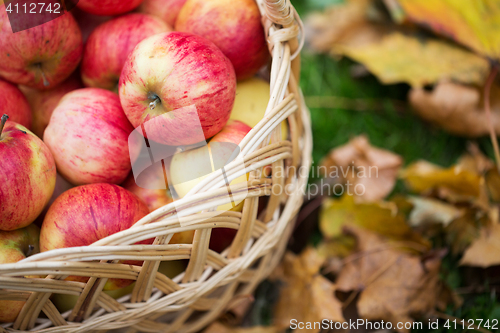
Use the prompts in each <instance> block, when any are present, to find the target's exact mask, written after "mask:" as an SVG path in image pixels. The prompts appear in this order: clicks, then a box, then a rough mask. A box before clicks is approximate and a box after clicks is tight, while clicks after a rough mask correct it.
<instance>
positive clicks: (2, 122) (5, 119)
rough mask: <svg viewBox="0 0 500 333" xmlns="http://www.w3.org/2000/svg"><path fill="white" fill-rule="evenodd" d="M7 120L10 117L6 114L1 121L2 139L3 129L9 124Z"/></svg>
mask: <svg viewBox="0 0 500 333" xmlns="http://www.w3.org/2000/svg"><path fill="white" fill-rule="evenodd" d="M7 119H9V116H8V115H6V114H4V115H3V116H2V119H1V120H0V139H1V138H2V131H3V127H4V126H5V123H6V122H7Z"/></svg>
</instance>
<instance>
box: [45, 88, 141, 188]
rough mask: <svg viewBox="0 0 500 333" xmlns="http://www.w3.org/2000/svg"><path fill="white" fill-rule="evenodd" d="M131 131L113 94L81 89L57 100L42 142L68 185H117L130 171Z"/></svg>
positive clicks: (97, 89) (104, 91) (118, 101)
mask: <svg viewBox="0 0 500 333" xmlns="http://www.w3.org/2000/svg"><path fill="white" fill-rule="evenodd" d="M132 130H133V128H132V126H131V125H130V122H129V121H128V120H127V117H125V114H124V113H123V110H122V108H121V106H120V100H119V99H118V95H117V94H115V93H113V92H111V91H108V90H104V89H99V88H84V89H78V90H74V91H72V92H70V93H68V94H66V95H65V96H64V97H63V98H62V99H61V101H60V102H59V104H58V106H57V107H56V108H55V110H54V112H53V113H52V117H51V118H50V123H49V126H47V128H46V129H45V133H44V135H43V140H44V142H45V143H46V144H47V146H48V147H49V149H50V151H51V152H52V154H53V156H54V159H55V161H56V165H57V170H58V171H59V172H60V173H61V175H62V176H63V177H65V178H66V179H67V180H69V181H70V182H71V183H73V184H75V185H82V184H91V183H115V184H120V183H121V182H123V181H124V180H125V178H126V177H127V175H128V173H129V172H130V169H131V165H130V157H129V151H128V136H129V134H130V133H131V132H132Z"/></svg>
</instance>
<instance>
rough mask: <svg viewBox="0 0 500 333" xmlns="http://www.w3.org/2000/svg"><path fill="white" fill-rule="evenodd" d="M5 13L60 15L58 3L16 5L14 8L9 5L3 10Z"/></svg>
mask: <svg viewBox="0 0 500 333" xmlns="http://www.w3.org/2000/svg"><path fill="white" fill-rule="evenodd" d="M5 10H6V11H7V13H9V14H10V13H15V14H42V13H52V14H61V4H60V3H57V2H56V3H48V4H45V3H44V2H39V3H34V2H32V3H30V4H26V3H25V4H22V5H21V6H19V4H18V3H16V4H15V5H14V6H13V5H12V3H9V5H8V6H7V8H5Z"/></svg>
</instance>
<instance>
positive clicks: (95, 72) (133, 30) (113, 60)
mask: <svg viewBox="0 0 500 333" xmlns="http://www.w3.org/2000/svg"><path fill="white" fill-rule="evenodd" d="M165 31H172V28H171V27H169V26H168V25H167V24H166V23H165V22H163V21H162V20H160V19H159V18H157V17H154V16H150V15H146V14H137V13H135V14H128V15H125V16H121V17H118V18H115V19H113V20H111V21H108V22H106V23H104V24H101V25H100V26H98V27H97V28H96V29H95V30H94V31H93V32H92V34H90V37H89V39H88V40H87V43H86V44H85V49H84V51H83V59H82V66H81V72H82V80H83V83H84V84H85V85H86V86H87V87H98V88H103V89H109V90H113V89H117V86H118V80H119V78H120V73H121V72H122V68H123V65H124V64H125V60H126V59H127V56H128V55H129V54H130V52H132V50H133V49H134V47H135V46H136V45H137V44H138V43H139V42H140V41H141V40H143V39H145V38H147V37H149V36H152V35H156V34H159V33H161V32H165Z"/></svg>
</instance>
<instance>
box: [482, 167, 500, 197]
mask: <svg viewBox="0 0 500 333" xmlns="http://www.w3.org/2000/svg"><path fill="white" fill-rule="evenodd" d="M485 179H486V187H487V188H488V192H489V195H490V198H491V200H493V201H495V202H499V201H500V174H499V173H498V170H497V169H496V168H493V169H491V170H489V171H488V172H487V173H486V176H485Z"/></svg>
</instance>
